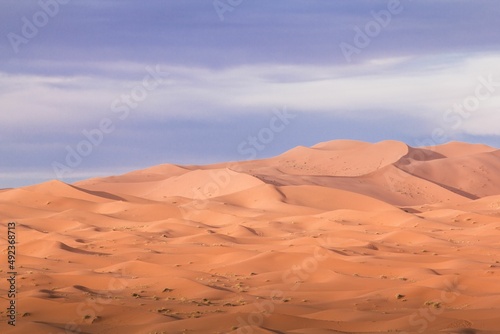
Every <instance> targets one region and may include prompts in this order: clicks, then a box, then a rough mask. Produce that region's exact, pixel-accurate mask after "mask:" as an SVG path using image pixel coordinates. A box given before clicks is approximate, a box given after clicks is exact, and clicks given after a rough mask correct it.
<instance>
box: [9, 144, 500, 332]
mask: <svg viewBox="0 0 500 334" xmlns="http://www.w3.org/2000/svg"><path fill="white" fill-rule="evenodd" d="M499 170H500V150H498V149H496V148H492V147H488V146H485V145H476V144H467V143H458V142H453V143H449V144H445V145H441V146H436V147H421V148H413V147H409V146H407V145H406V144H404V143H401V142H396V141H383V142H380V143H376V144H371V143H365V142H359V141H350V140H337V141H331V142H326V143H320V144H317V145H315V146H313V147H297V148H295V149H292V150H290V151H288V152H285V153H284V154H282V155H279V156H277V157H274V158H269V159H263V160H256V161H241V162H230V163H221V164H214V165H208V166H177V165H169V164H167V165H161V166H156V167H152V168H149V169H145V170H140V171H134V172H131V173H128V174H125V175H120V176H113V177H105V178H96V179H90V180H85V181H81V182H77V183H75V184H72V185H70V184H65V183H63V182H60V181H51V182H47V183H43V184H39V185H35V186H29V187H24V188H19V189H4V190H2V191H0V230H1V231H2V232H1V233H2V234H1V235H2V238H1V247H2V254H4V255H3V257H2V258H3V260H2V261H1V263H0V269H2V273H3V274H5V273H6V272H7V271H8V269H7V260H6V256H7V240H6V236H7V232H6V231H7V224H8V222H11V221H15V222H17V228H16V230H17V240H18V244H17V267H18V268H17V272H18V275H17V288H18V295H17V311H18V315H17V322H16V326H15V327H12V326H9V325H7V311H6V307H7V305H8V300H7V292H8V291H7V290H8V288H7V282H6V281H5V279H4V277H5V278H6V276H7V275H6V274H5V275H2V284H1V285H0V287H1V289H0V294H1V296H2V302H1V303H2V304H1V305H2V307H1V310H0V333H35V334H45V333H52V334H63V333H120V334H122V333H233V334H236V333H239V334H250V333H255V334H262V333H463V334H467V333H500V321H499V317H500V316H499V315H500V175H499V174H498V171H499Z"/></svg>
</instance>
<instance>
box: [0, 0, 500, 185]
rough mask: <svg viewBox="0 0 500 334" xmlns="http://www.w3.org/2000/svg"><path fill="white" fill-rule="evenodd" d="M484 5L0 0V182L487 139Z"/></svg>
mask: <svg viewBox="0 0 500 334" xmlns="http://www.w3.org/2000/svg"><path fill="white" fill-rule="evenodd" d="M499 16H500V6H499V5H498V3H497V2H495V1H494V0H491V1H484V0H483V1H481V0H474V1H473V0H470V1H467V0H457V1H449V0H441V1H428V0H420V1H411V0H401V1H398V0H389V1H379V0H338V1H334V0H328V1H327V0H287V1H285V0H275V1H269V0H267V1H265V0H220V1H219V0H216V1H213V0H175V1H174V0H161V1H160V0H148V1H146V2H144V1H132V0H99V1H98V0H40V1H32V0H25V1H14V0H3V1H2V2H1V3H0V27H1V31H0V32H1V39H0V105H1V106H2V108H3V112H2V113H1V115H0V140H1V145H0V154H1V157H2V158H1V159H0V188H5V187H16V186H22V185H27V184H31V183H37V182H42V181H45V180H50V179H55V178H59V179H61V180H63V181H66V182H72V181H75V180H78V179H84V178H88V177H93V176H102V175H113V174H119V173H122V172H126V171H130V170H134V169H139V168H145V167H148V166H152V165H156V164H160V163H168V162H171V163H181V164H205V163H211V162H219V161H229V160H244V159H248V158H250V157H251V158H254V157H255V158H264V157H268V156H272V155H276V154H279V153H281V152H283V151H285V150H288V149H290V148H293V147H295V146H297V145H305V146H308V145H313V144H315V143H317V142H321V141H327V140H333V139H339V138H349V139H359V140H365V141H370V142H376V141H380V140H385V139H395V140H402V141H405V142H406V143H408V144H409V145H412V146H419V145H433V144H441V143H444V142H446V141H449V140H462V141H468V142H482V143H486V144H489V145H492V146H496V147H500V127H499V126H498V124H500V114H499V107H500V50H499V49H500V36H499V35H498V31H500V29H499V28H500V21H499V20H498V17H499ZM278 114H280V115H282V116H283V115H288V118H286V117H285V120H284V121H283V120H280V119H279V118H277V117H278V116H277V115H278ZM86 134H87V135H86ZM89 134H91V135H89ZM92 134H93V135H92ZM252 138H253V139H252ZM249 152H253V153H255V154H253V153H252V154H250V153H249ZM68 156H69V157H68Z"/></svg>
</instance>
